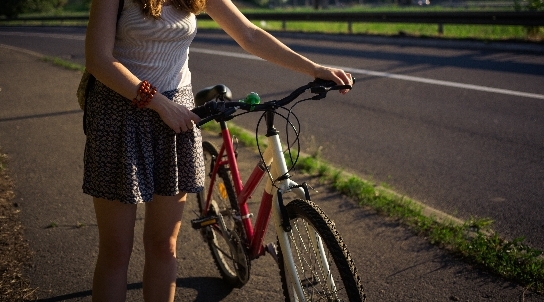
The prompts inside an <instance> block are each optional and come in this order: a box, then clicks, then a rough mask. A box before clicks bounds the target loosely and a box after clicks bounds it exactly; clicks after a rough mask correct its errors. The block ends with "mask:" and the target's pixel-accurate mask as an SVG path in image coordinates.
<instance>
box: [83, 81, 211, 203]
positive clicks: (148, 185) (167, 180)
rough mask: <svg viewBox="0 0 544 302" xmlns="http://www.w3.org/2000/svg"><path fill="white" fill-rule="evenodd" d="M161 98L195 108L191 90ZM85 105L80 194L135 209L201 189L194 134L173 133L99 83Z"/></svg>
mask: <svg viewBox="0 0 544 302" xmlns="http://www.w3.org/2000/svg"><path fill="white" fill-rule="evenodd" d="M163 94H164V95H165V96H166V97H168V98H169V99H171V100H173V101H174V102H176V103H178V104H181V105H184V106H186V107H188V108H189V109H192V108H193V107H194V99H193V92H192V89H191V86H186V87H182V88H180V89H176V90H172V91H167V92H164V93H163ZM87 102H88V103H87V118H86V126H87V141H86V144H85V155H84V176H83V192H84V193H86V194H89V195H91V196H93V197H97V198H105V199H109V200H118V201H120V202H123V203H129V204H137V203H141V202H147V201H150V200H152V199H153V195H154V194H157V195H163V196H173V195H176V194H178V193H180V192H186V193H197V192H200V191H201V190H202V189H203V187H204V163H203V159H202V137H201V134H200V130H199V129H197V128H194V129H193V130H190V131H187V132H184V133H180V134H176V133H175V132H174V131H173V130H172V129H170V128H169V127H168V126H167V125H166V124H165V123H164V122H163V121H162V120H161V119H160V117H159V115H158V113H157V112H155V111H153V110H151V109H145V108H144V109H138V108H136V107H133V106H132V104H131V102H130V100H128V99H126V98H124V97H123V96H121V95H119V94H118V93H116V92H115V91H113V90H111V89H110V88H108V87H106V86H105V85H104V84H102V83H100V82H99V81H98V80H97V81H96V83H95V85H94V89H93V90H92V91H91V92H90V93H89V96H88V98H87Z"/></svg>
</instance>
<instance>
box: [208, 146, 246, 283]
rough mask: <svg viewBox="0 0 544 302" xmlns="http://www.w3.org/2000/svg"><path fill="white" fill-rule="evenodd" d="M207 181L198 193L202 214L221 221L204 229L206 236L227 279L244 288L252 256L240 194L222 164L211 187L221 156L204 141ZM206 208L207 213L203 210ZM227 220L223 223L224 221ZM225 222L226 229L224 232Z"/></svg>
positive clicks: (217, 263)
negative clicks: (247, 245)
mask: <svg viewBox="0 0 544 302" xmlns="http://www.w3.org/2000/svg"><path fill="white" fill-rule="evenodd" d="M202 147H203V151H204V164H205V167H206V173H207V176H206V181H205V184H204V190H203V191H202V192H200V193H198V194H197V201H198V207H199V209H200V213H201V217H202V218H203V217H210V216H217V217H218V219H217V222H216V223H214V224H211V225H209V226H206V227H203V228H202V229H201V232H202V235H203V237H204V240H205V241H207V243H208V247H209V248H210V251H211V253H212V256H213V259H214V262H215V264H216V265H217V268H218V270H219V273H220V274H221V276H222V277H223V279H224V280H225V281H226V282H227V283H228V284H229V285H231V286H233V287H237V288H240V287H242V286H244V284H246V283H247V281H248V280H249V268H250V263H249V257H248V256H247V249H246V243H245V242H244V241H243V238H245V236H243V234H244V233H243V232H244V231H243V227H242V223H241V220H240V218H239V217H240V216H239V209H238V203H237V202H236V194H235V191H234V187H233V185H232V181H231V179H230V176H229V173H228V170H227V169H226V168H225V167H220V168H219V170H218V172H217V175H216V178H215V183H214V185H213V187H210V182H211V173H212V171H213V165H214V163H215V160H216V158H217V156H218V152H217V148H216V147H215V146H214V145H213V144H212V143H210V142H207V141H205V142H203V144H202ZM210 190H211V194H212V195H211V202H210V205H209V208H208V210H207V211H204V208H205V207H206V197H207V195H208V192H209V191H210ZM204 212H206V215H203V213H204ZM222 222H223V223H222ZM221 225H223V226H224V227H225V229H226V232H223V230H222V227H221Z"/></svg>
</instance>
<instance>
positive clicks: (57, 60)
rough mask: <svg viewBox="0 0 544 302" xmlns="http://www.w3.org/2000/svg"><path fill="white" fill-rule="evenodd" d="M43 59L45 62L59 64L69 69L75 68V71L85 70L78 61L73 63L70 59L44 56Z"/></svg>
mask: <svg viewBox="0 0 544 302" xmlns="http://www.w3.org/2000/svg"><path fill="white" fill-rule="evenodd" d="M42 60H43V61H45V62H49V63H52V64H53V65H57V66H60V67H63V68H66V69H69V70H75V71H81V72H83V71H85V67H84V66H82V65H80V64H77V63H72V62H70V61H66V60H63V59H60V58H57V57H43V58H42Z"/></svg>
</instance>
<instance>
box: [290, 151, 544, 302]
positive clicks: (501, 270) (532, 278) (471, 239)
mask: <svg viewBox="0 0 544 302" xmlns="http://www.w3.org/2000/svg"><path fill="white" fill-rule="evenodd" d="M297 168H298V169H300V170H302V171H303V172H306V173H309V174H312V175H318V176H319V177H320V178H321V180H322V181H324V182H325V183H327V184H330V185H331V186H332V187H333V188H335V189H336V190H338V191H339V192H341V193H342V194H344V195H346V196H348V197H350V198H353V199H355V200H356V201H357V202H358V203H359V204H360V205H362V206H368V207H371V208H372V209H374V210H375V211H377V212H378V213H380V214H382V215H386V216H389V217H392V218H395V219H398V220H400V221H401V222H403V223H404V224H405V225H407V226H409V227H410V229H412V230H413V231H414V232H415V233H417V234H418V235H422V236H425V237H427V239H428V240H429V241H430V242H431V243H432V244H434V245H437V246H439V247H441V248H445V249H447V250H449V251H451V252H453V253H455V254H456V255H459V256H461V257H462V258H463V259H465V260H466V261H468V262H471V263H473V264H475V265H478V266H479V267H482V268H485V269H486V270H488V271H491V272H493V273H495V274H497V275H499V276H501V277H503V278H506V279H509V280H513V281H515V282H517V283H519V284H521V285H523V286H525V287H526V288H527V289H529V290H533V291H535V292H540V293H543V292H544V257H542V255H543V252H542V251H540V250H537V249H533V248H531V247H530V246H528V245H526V244H525V243H523V241H524V239H523V238H516V239H514V240H505V239H503V238H501V236H500V235H499V234H497V233H496V232H494V231H493V230H492V229H491V225H492V221H491V220H490V219H486V218H479V219H477V218H473V219H469V220H467V221H465V222H463V223H458V222H455V221H453V220H448V219H439V218H438V217H435V216H426V215H423V214H422V211H423V208H422V205H419V204H417V203H415V202H414V201H412V200H410V199H408V198H405V197H404V196H397V195H395V194H392V193H391V192H390V191H388V190H386V189H383V188H381V187H379V186H376V185H374V184H373V183H370V182H367V181H365V180H363V179H361V178H359V177H357V176H354V175H349V174H347V173H344V172H342V171H341V170H338V169H335V168H332V167H330V165H328V164H327V163H325V162H324V161H322V160H320V159H319V158H318V157H316V156H306V157H301V158H300V159H299V161H298V162H297Z"/></svg>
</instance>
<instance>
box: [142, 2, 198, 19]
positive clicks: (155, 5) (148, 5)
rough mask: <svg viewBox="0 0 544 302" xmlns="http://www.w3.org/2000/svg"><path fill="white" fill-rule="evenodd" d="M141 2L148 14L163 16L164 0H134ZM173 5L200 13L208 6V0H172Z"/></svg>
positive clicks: (145, 12) (156, 16)
mask: <svg viewBox="0 0 544 302" xmlns="http://www.w3.org/2000/svg"><path fill="white" fill-rule="evenodd" d="M134 1H136V2H138V3H140V6H141V7H142V12H143V13H144V15H146V16H150V17H153V18H155V19H158V18H160V17H161V12H162V5H163V3H164V0H134ZM170 2H172V4H171V5H173V6H175V7H177V8H178V9H181V10H183V11H186V12H190V13H193V14H198V13H200V12H202V11H204V9H205V8H206V0H170Z"/></svg>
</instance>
